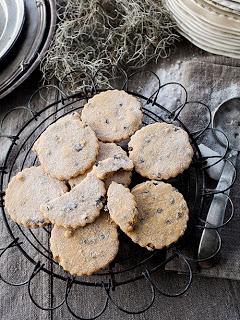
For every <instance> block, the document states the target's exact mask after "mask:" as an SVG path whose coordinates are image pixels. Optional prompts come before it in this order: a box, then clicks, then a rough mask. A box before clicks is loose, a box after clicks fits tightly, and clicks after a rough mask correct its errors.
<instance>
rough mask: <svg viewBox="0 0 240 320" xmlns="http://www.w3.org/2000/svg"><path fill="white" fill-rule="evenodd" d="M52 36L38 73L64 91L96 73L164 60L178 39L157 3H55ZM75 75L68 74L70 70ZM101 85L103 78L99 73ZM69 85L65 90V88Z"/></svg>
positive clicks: (121, 0)
mask: <svg viewBox="0 0 240 320" xmlns="http://www.w3.org/2000/svg"><path fill="white" fill-rule="evenodd" d="M57 2H58V19H59V22H58V26H57V30H56V35H55V38H54V41H53V43H52V46H51V48H50V49H49V51H48V53H47V55H46V57H45V59H44V60H43V61H42V64H41V70H42V72H43V78H44V80H45V82H51V81H53V80H58V81H60V82H63V83H62V84H63V86H64V85H66V84H68V89H69V90H70V91H75V90H77V89H80V88H81V87H82V86H84V85H85V84H86V83H88V77H87V74H90V75H91V76H93V75H94V74H95V73H96V71H97V70H98V69H99V68H103V69H104V68H105V67H107V66H109V64H117V65H119V66H122V67H123V68H124V69H129V68H139V67H142V66H144V65H145V64H146V63H147V62H149V61H151V60H158V58H160V57H167V56H168V55H169V54H170V48H171V47H172V45H173V44H174V42H175V41H176V40H177V39H178V38H179V36H178V35H177V34H176V33H175V32H174V29H173V27H174V23H173V22H172V20H171V17H170V15H169V13H168V11H167V9H166V8H165V7H164V5H163V1H162V0H57ZM76 70H77V71H79V72H75V73H72V74H71V75H69V76H67V75H68V74H69V73H70V72H72V71H76ZM98 80H99V81H100V84H102V85H108V84H109V76H108V75H107V74H101V73H99V77H98ZM69 85H70V86H69Z"/></svg>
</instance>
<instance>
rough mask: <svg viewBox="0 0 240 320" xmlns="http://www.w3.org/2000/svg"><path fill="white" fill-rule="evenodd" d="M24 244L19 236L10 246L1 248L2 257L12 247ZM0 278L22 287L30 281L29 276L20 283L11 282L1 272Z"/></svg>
mask: <svg viewBox="0 0 240 320" xmlns="http://www.w3.org/2000/svg"><path fill="white" fill-rule="evenodd" d="M21 244H22V242H19V238H16V239H14V240H13V241H12V242H11V243H10V244H9V245H8V246H6V247H5V248H1V249H0V250H1V251H2V252H1V253H0V258H1V257H2V256H3V254H4V253H5V252H6V251H7V250H8V249H10V248H13V247H18V246H20V245H21ZM0 280H1V281H3V282H5V283H6V284H8V285H10V286H13V287H21V286H24V285H25V284H27V283H28V282H29V278H28V279H27V280H26V281H23V282H20V283H13V282H10V281H8V280H6V279H5V278H4V277H3V276H2V275H1V274H0Z"/></svg>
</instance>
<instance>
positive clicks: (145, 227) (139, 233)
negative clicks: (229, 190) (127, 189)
mask: <svg viewBox="0 0 240 320" xmlns="http://www.w3.org/2000/svg"><path fill="white" fill-rule="evenodd" d="M131 192H132V194H133V196H134V197H135V200H136V203H137V208H138V222H137V223H136V225H135V227H134V229H133V230H132V231H130V232H127V235H128V236H129V237H130V238H131V239H132V240H133V241H134V242H136V243H138V244H139V245H140V246H142V247H146V248H147V249H148V250H153V249H161V248H164V247H168V246H169V245H170V244H172V243H174V242H176V241H177V240H178V239H179V238H180V237H181V236H182V235H183V234H184V231H185V230H186V228H187V221H188V207H187V204H186V201H185V200H184V198H183V195H182V194H181V193H180V192H178V191H177V189H175V188H174V187H172V186H171V185H170V184H168V183H164V182H159V181H147V182H143V183H141V184H139V185H137V186H136V187H134V188H133V189H132V191H131Z"/></svg>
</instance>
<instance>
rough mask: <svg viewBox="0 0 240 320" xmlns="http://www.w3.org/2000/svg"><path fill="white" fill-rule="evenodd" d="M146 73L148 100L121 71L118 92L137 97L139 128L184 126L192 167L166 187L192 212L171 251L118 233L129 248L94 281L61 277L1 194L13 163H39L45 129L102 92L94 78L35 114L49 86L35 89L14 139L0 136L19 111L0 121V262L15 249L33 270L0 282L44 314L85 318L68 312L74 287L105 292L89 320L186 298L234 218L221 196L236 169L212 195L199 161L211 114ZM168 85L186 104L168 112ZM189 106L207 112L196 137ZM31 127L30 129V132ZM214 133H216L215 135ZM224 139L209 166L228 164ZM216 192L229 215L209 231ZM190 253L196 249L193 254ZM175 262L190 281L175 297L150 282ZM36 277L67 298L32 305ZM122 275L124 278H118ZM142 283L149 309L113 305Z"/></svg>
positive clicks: (48, 229)
mask: <svg viewBox="0 0 240 320" xmlns="http://www.w3.org/2000/svg"><path fill="white" fill-rule="evenodd" d="M121 71H122V70H121ZM147 72H150V74H151V76H153V77H155V78H156V83H157V89H156V90H155V92H154V93H153V94H151V96H149V97H146V96H144V95H142V94H140V93H138V92H136V91H131V90H130V89H129V86H130V81H134V79H136V77H139V73H138V72H135V73H133V74H131V75H130V76H129V77H127V75H126V74H125V72H123V71H122V74H123V75H124V77H125V80H124V84H123V86H122V89H123V90H125V91H126V92H128V93H130V94H132V95H134V96H136V97H138V98H139V99H140V100H141V101H142V103H143V112H144V122H143V125H146V124H148V123H154V122H157V121H160V122H162V121H164V122H167V123H174V124H175V125H178V126H180V127H182V128H183V129H184V130H186V131H187V132H188V134H189V137H190V140H191V144H192V146H193V149H194V157H193V162H192V165H191V166H190V168H189V169H188V170H187V171H185V172H184V173H183V174H181V175H180V176H178V177H177V178H175V179H172V180H171V181H170V183H172V184H173V185H175V186H176V187H177V188H178V189H179V190H180V191H181V192H182V193H183V195H184V197H185V199H186V201H187V202H188V206H189V208H190V219H189V224H188V229H187V232H186V233H185V235H184V237H183V238H182V239H180V241H178V242H177V243H176V244H174V245H172V246H171V247H170V248H168V249H165V250H155V251H153V252H149V251H147V250H146V249H144V248H140V247H138V246H137V245H135V244H133V243H132V242H131V241H130V240H129V239H128V238H127V237H126V236H124V235H123V234H120V243H121V244H122V246H124V248H127V251H126V250H123V252H120V253H119V254H118V256H117V258H116V259H115V260H114V261H113V263H111V264H110V266H109V268H108V269H107V270H103V271H102V272H100V273H98V274H96V275H94V276H93V277H92V276H91V277H72V276H71V275H70V274H68V273H64V272H63V271H62V270H61V268H60V267H58V265H57V263H56V262H55V261H54V260H53V259H52V254H51V252H50V250H49V244H46V243H45V242H43V241H42V238H39V237H38V235H37V233H36V231H35V230H34V229H33V230H31V229H26V228H23V227H21V226H20V225H17V224H16V223H14V222H13V221H11V220H10V218H9V217H8V215H7V213H6V211H5V207H4V195H5V193H4V190H5V188H6V186H7V184H8V182H9V181H10V179H11V177H12V176H13V175H14V174H15V173H16V172H14V171H15V168H16V164H17V168H18V170H21V169H23V168H24V167H26V166H31V165H36V164H37V158H36V156H35V157H33V156H32V151H31V147H32V145H33V144H34V142H35V140H36V139H37V138H38V137H39V136H40V134H41V133H42V131H44V130H45V129H46V127H47V126H49V125H50V124H51V123H53V122H55V121H57V119H59V118H60V117H63V116H64V115H66V114H68V113H71V112H73V111H76V110H81V109H82V107H83V105H84V103H85V102H86V101H87V100H88V99H89V98H91V97H92V96H93V95H95V94H96V93H98V92H100V91H103V90H100V89H99V87H98V86H97V84H96V83H95V82H96V80H95V79H96V78H97V77H95V78H94V79H91V85H88V86H86V87H85V88H84V90H81V91H79V92H77V93H75V94H72V95H67V94H65V93H64V91H63V90H62V88H61V89H60V88H59V87H55V89H56V91H57V92H58V98H57V99H56V101H54V102H52V103H50V104H48V105H46V106H45V107H43V108H41V110H39V111H35V110H34V109H35V108H34V109H33V107H32V100H33V98H34V96H35V95H37V94H40V96H41V92H42V90H44V89H45V88H47V87H49V86H45V87H42V88H40V89H38V90H37V91H36V92H35V93H34V94H33V95H32V97H31V98H30V100H29V103H28V105H27V106H26V107H20V109H24V110H27V111H28V112H29V113H30V119H28V120H27V121H26V123H25V124H24V125H23V126H22V128H21V129H20V130H19V131H18V133H17V134H14V135H9V134H4V132H3V125H4V123H5V122H7V116H8V115H9V113H11V112H13V111H14V110H16V109H19V108H14V109H11V110H10V111H8V112H7V113H6V114H5V116H4V117H3V119H2V123H1V127H0V128H1V132H0V138H3V139H9V140H10V141H11V145H10V147H9V150H8V152H7V155H6V158H5V161H4V163H3V164H2V166H1V167H0V174H1V175H0V177H1V181H0V208H1V213H2V217H3V221H4V223H5V226H6V228H7V230H8V233H9V235H10V236H11V238H12V241H11V242H10V243H9V244H7V245H6V244H4V246H3V247H2V248H1V249H0V250H1V253H0V258H2V257H3V255H4V253H5V252H6V251H9V250H11V249H12V248H13V247H17V248H18V250H20V252H21V253H22V254H23V255H24V256H25V257H26V258H27V259H28V260H29V261H30V262H31V263H32V264H33V270H32V272H31V275H30V277H28V279H26V281H24V282H22V283H12V282H10V281H8V280H7V279H5V278H4V276H3V275H0V279H1V280H2V281H3V282H5V283H7V284H9V285H12V286H26V287H27V290H28V293H29V296H30V299H31V300H32V302H33V303H34V304H35V305H36V306H37V307H38V308H40V309H42V310H46V311H50V310H55V309H57V308H60V307H61V306H62V305H63V304H66V306H67V308H68V310H69V312H70V313H71V314H72V315H73V316H74V317H75V318H77V319H85V318H84V317H82V316H80V315H77V314H76V312H75V311H73V310H72V307H71V306H70V304H71V303H70V302H69V300H70V292H71V290H72V287H73V285H78V286H88V287H91V288H92V290H94V289H95V288H102V290H103V292H104V293H105V297H106V299H105V301H104V303H103V305H102V306H101V307H100V311H99V312H98V313H97V314H95V315H93V316H91V317H90V318H88V319H96V318H97V317H99V316H100V315H102V314H103V313H104V311H105V310H106V308H107V306H108V305H109V303H110V302H111V303H112V304H114V305H115V306H116V307H117V308H118V309H119V310H121V311H123V312H125V313H128V314H140V313H143V312H145V311H146V310H148V309H149V308H150V307H151V306H152V305H153V303H154V300H155V297H156V293H158V294H162V295H164V296H167V297H177V296H180V295H182V294H184V293H185V292H186V291H187V290H188V288H189V287H190V285H191V282H192V266H191V265H192V262H196V263H198V262H200V261H206V260H209V259H212V258H213V257H215V256H216V255H217V254H218V252H219V251H220V248H221V237H220V234H219V232H218V229H219V228H222V227H223V226H225V225H226V224H227V223H228V222H229V221H230V220H231V219H232V217H233V214H234V206H233V203H232V201H231V199H230V197H229V196H228V195H227V194H225V192H226V191H227V190H228V189H229V188H231V187H232V185H233V183H234V182H235V179H236V169H235V167H234V166H233V170H235V179H234V181H233V182H232V183H231V185H229V186H228V188H226V189H225V190H215V189H214V188H212V189H210V188H207V186H206V175H205V171H206V169H208V168H209V167H210V166H207V163H206V160H207V159H208V158H209V157H208V158H206V157H202V155H201V153H200V150H199V148H198V140H199V139H200V138H201V137H203V136H204V135H207V134H209V133H210V132H211V133H214V132H215V131H216V129H213V128H211V127H210V125H211V111H210V109H209V107H208V106H207V105H206V104H204V103H202V102H197V101H189V100H188V94H187V91H186V89H185V88H184V87H183V86H182V85H181V84H179V83H177V82H169V83H166V84H163V85H162V84H161V82H160V79H159V77H158V76H157V75H156V74H155V73H154V72H151V71H147ZM170 86H171V87H174V88H179V89H180V91H181V96H182V97H184V98H183V99H184V101H182V102H181V104H180V105H179V106H177V107H176V108H175V109H174V110H172V111H169V110H167V109H166V108H165V107H164V106H162V105H161V104H160V103H158V99H159V96H160V95H161V90H163V89H164V88H166V87H170ZM50 87H54V86H50ZM190 105H191V106H195V108H196V107H198V106H201V108H204V109H205V112H206V114H207V117H206V121H204V122H205V123H204V125H203V126H202V128H201V129H200V130H197V131H195V132H191V130H190V129H189V127H188V125H187V124H186V123H184V122H183V121H181V119H180V118H181V115H182V113H183V111H184V109H185V108H186V107H187V106H188V107H189V106H190ZM196 110H197V109H196ZM29 128H31V129H30V130H29ZM217 131H218V133H219V130H217ZM222 135H223V137H225V139H226V148H225V150H224V152H223V155H222V156H214V157H212V158H215V159H216V161H215V163H213V164H212V165H211V166H213V165H216V164H217V163H219V162H220V161H221V160H225V161H229V160H228V159H227V152H228V150H229V143H228V139H227V137H226V135H225V134H224V133H222ZM141 179H143V178H140V177H139V176H137V174H134V175H133V183H132V184H133V185H134V184H136V183H138V182H139V181H141ZM216 193H222V194H225V195H226V197H227V198H228V200H229V204H230V207H231V209H230V211H231V213H230V214H229V215H228V218H227V220H226V221H225V222H224V223H223V224H222V225H219V226H217V227H211V226H209V224H208V226H205V220H204V218H203V216H204V215H203V211H204V206H205V202H206V200H207V199H208V198H210V199H211V197H213V195H214V194H216ZM204 228H210V229H212V230H213V232H216V234H217V235H218V248H217V250H216V251H215V252H214V254H212V255H211V256H210V257H206V258H205V259H201V260H199V259H198V258H197V246H196V244H194V243H195V242H194V241H196V239H197V234H199V233H200V234H201V232H202V231H203V229H204ZM44 234H45V237H47V238H48V239H49V238H50V234H51V227H46V228H44ZM26 244H28V245H29V246H30V247H31V252H37V253H38V257H40V258H39V259H37V260H36V258H35V256H36V255H34V254H32V253H30V251H28V250H27V249H26V246H25V245H26ZM194 248H195V249H196V250H194ZM120 251H121V250H120ZM190 252H191V254H190ZM175 259H179V260H180V261H181V262H182V263H183V264H184V265H185V267H186V273H187V276H188V281H187V284H184V285H183V287H182V288H181V289H180V290H179V291H178V292H164V291H163V289H162V288H160V286H159V284H158V283H156V281H155V280H154V279H153V275H154V274H155V273H159V272H162V270H163V269H164V267H165V266H166V265H167V264H168V263H170V262H171V261H173V260H175ZM46 261H47V263H46ZM53 266H54V268H53ZM39 273H42V275H50V276H51V277H52V282H54V281H55V280H56V279H59V280H60V281H62V282H63V283H65V295H64V297H63V300H62V301H61V302H60V303H59V304H58V305H55V306H54V305H52V304H51V307H50V308H46V307H44V306H40V305H39V303H38V302H36V301H35V299H34V297H33V292H32V281H33V279H34V278H35V277H36V275H37V274H39ZM123 274H124V279H123V277H122V275H123ZM140 279H144V280H145V282H146V284H147V285H148V286H149V287H150V291H151V299H150V302H149V304H148V305H147V306H144V307H143V306H138V307H139V308H138V310H134V311H133V310H129V309H126V307H125V306H124V305H121V304H117V303H116V301H115V300H114V299H113V296H112V293H113V291H115V290H117V288H118V287H120V286H122V287H123V288H124V286H125V285H127V284H133V283H135V282H136V281H138V280H140ZM51 290H53V287H51Z"/></svg>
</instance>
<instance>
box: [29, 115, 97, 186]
mask: <svg viewBox="0 0 240 320" xmlns="http://www.w3.org/2000/svg"><path fill="white" fill-rule="evenodd" d="M98 149H99V146H98V139H97V137H96V135H95V133H94V132H93V130H92V129H91V128H90V127H89V126H86V125H84V124H83V123H82V122H81V120H80V115H79V113H73V114H71V115H67V116H65V117H63V118H61V119H59V120H57V121H56V122H55V123H54V124H52V125H50V126H49V127H48V128H47V129H46V130H45V131H44V132H43V133H42V134H41V136H40V137H39V138H38V140H37V141H36V142H35V144H34V146H33V150H34V151H36V153H37V155H38V157H39V161H40V163H41V165H42V167H43V169H44V170H45V171H46V172H47V173H49V174H50V175H51V176H52V177H55V178H57V179H60V180H68V179H70V178H71V177H76V176H77V175H79V174H82V173H84V172H85V171H87V169H89V168H90V167H91V166H92V165H93V163H94V162H95V160H96V157H97V154H98Z"/></svg>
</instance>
